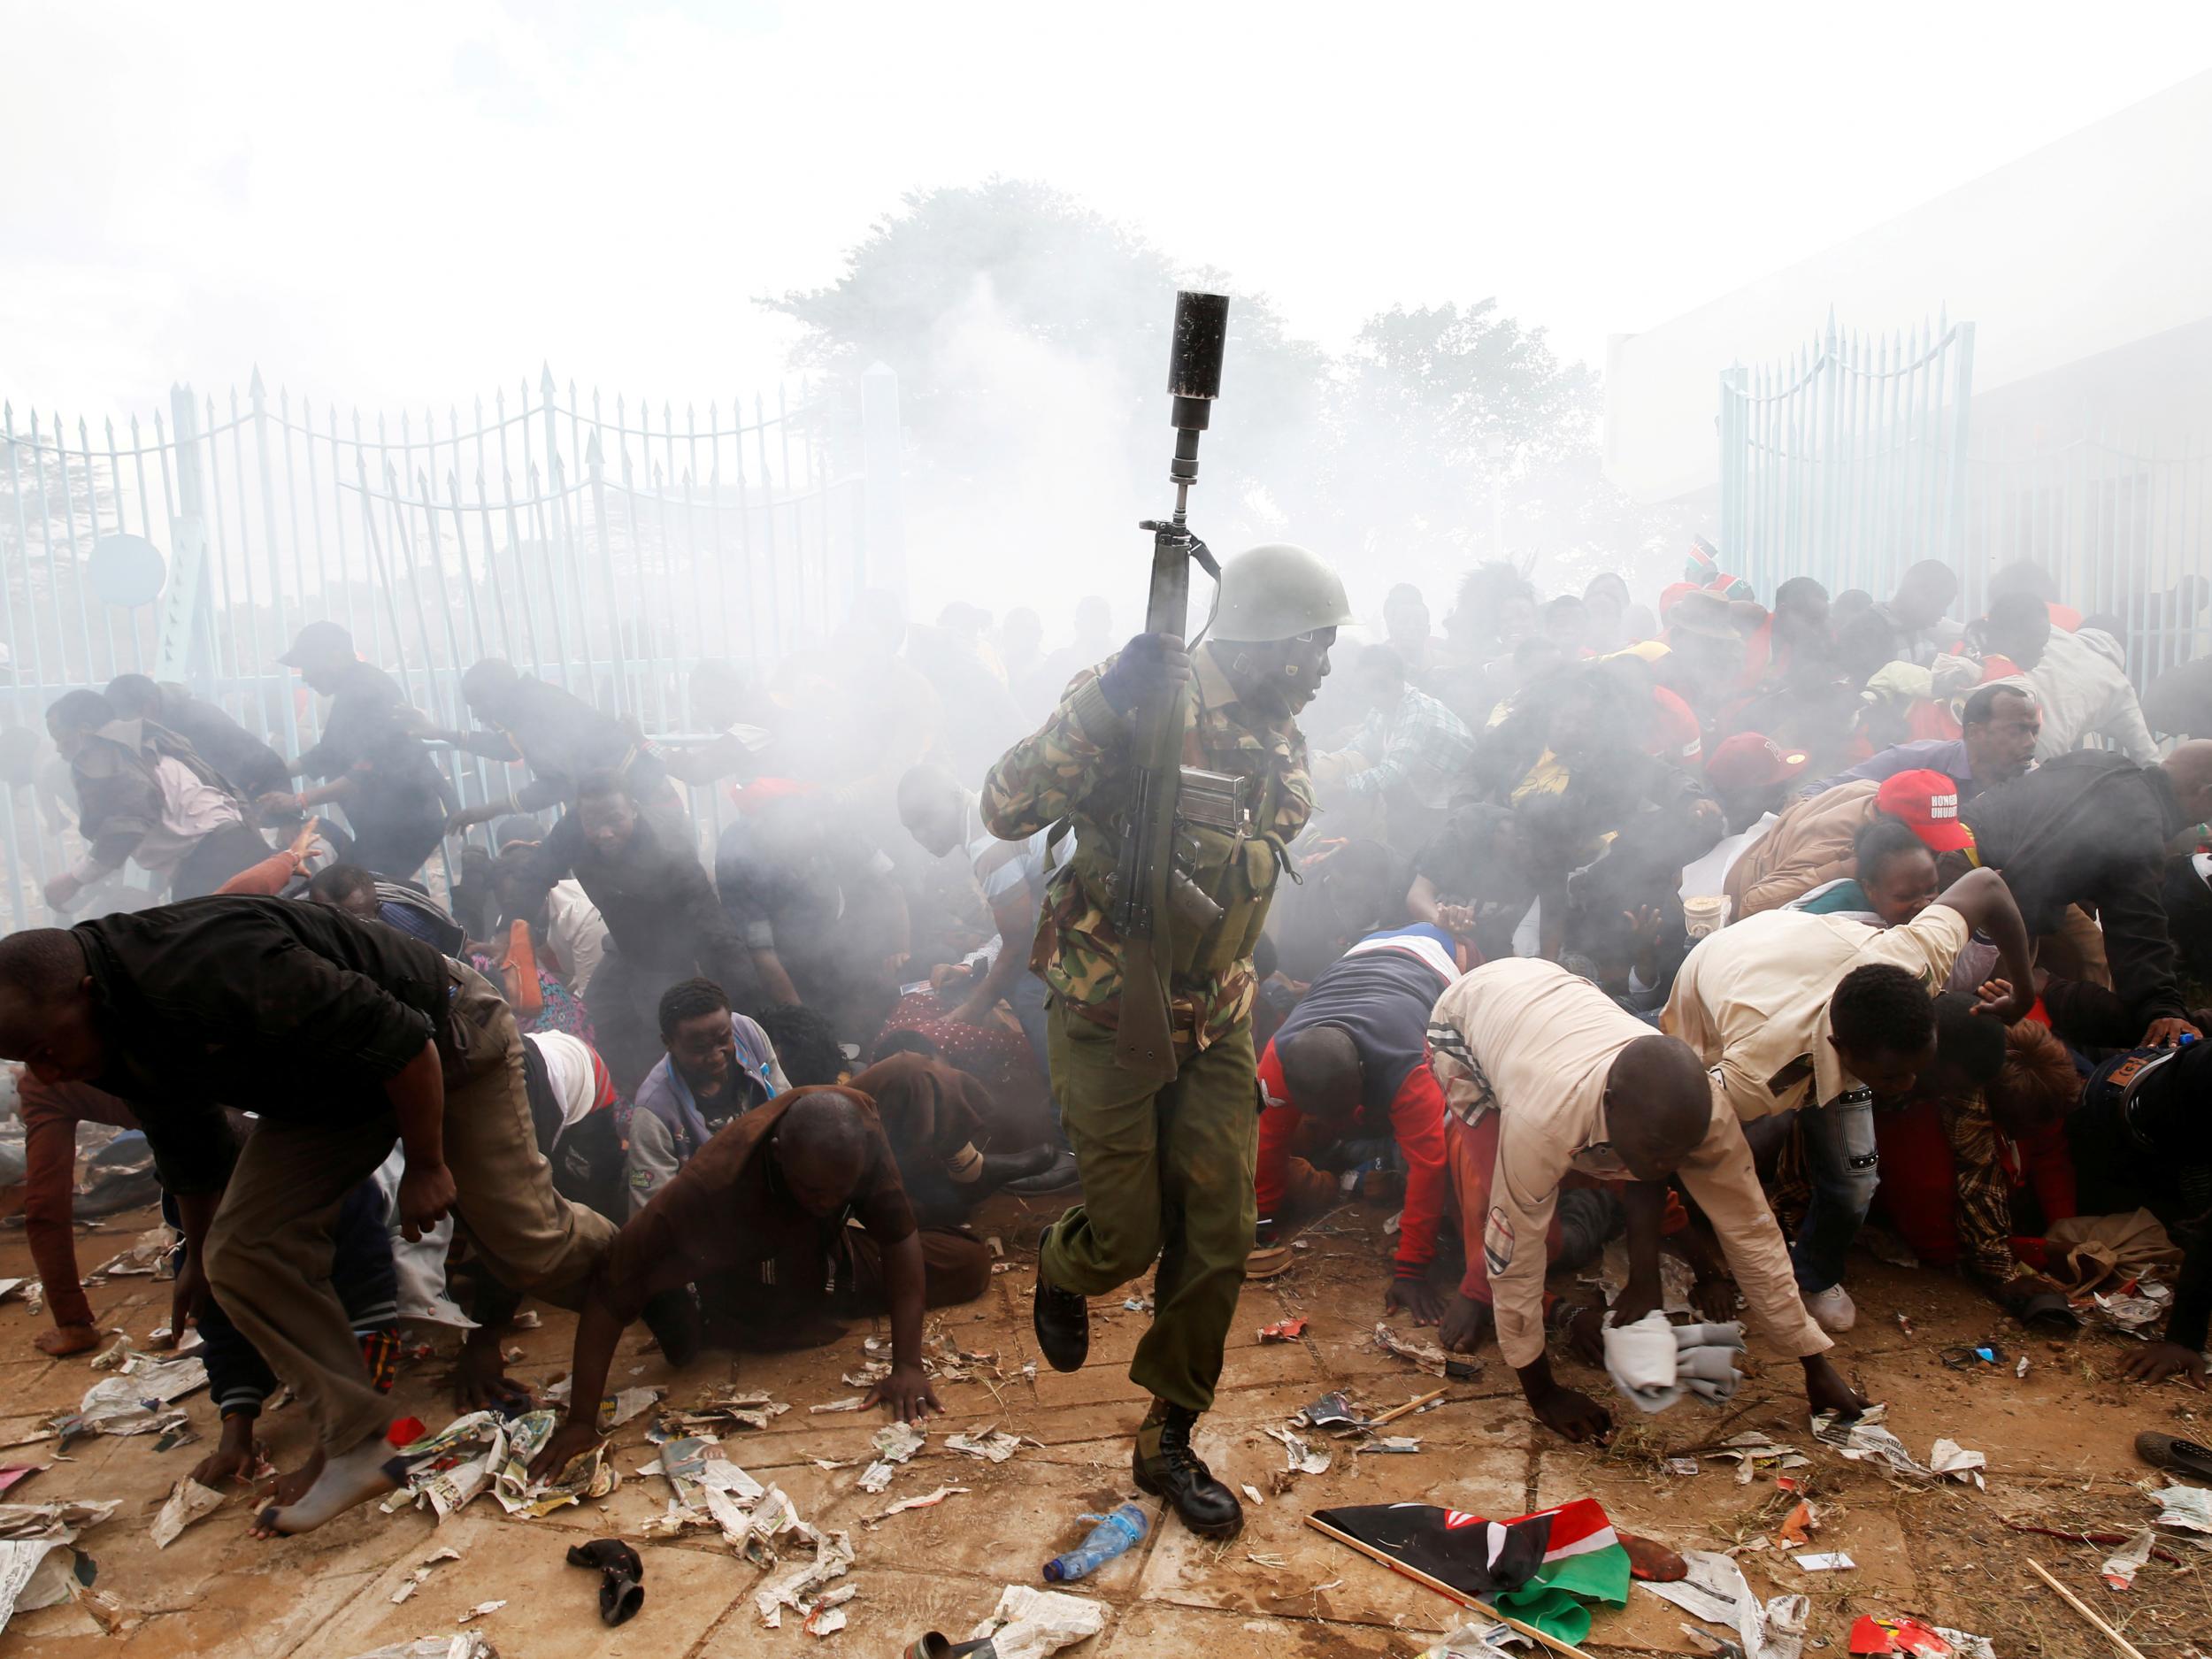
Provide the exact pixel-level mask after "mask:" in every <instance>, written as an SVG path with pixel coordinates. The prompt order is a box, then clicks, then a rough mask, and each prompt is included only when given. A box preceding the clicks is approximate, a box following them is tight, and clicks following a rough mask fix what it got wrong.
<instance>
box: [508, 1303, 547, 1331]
mask: <svg viewBox="0 0 2212 1659" xmlns="http://www.w3.org/2000/svg"><path fill="white" fill-rule="evenodd" d="M508 1323H509V1324H510V1325H513V1326H514V1327H515V1329H516V1330H518V1331H534V1330H536V1329H537V1328H538V1327H539V1326H540V1325H543V1324H544V1323H545V1321H544V1319H543V1318H541V1317H540V1316H539V1314H538V1310H536V1309H535V1308H525V1309H524V1310H522V1311H521V1312H520V1313H518V1314H517V1315H515V1317H513V1318H512V1319H511V1320H509V1321H508Z"/></svg>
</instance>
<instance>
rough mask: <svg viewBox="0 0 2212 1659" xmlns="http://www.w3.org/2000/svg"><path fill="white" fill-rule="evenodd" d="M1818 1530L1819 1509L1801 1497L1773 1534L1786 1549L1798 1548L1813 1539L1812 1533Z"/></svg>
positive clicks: (1776, 1540) (1777, 1541) (1775, 1539)
mask: <svg viewBox="0 0 2212 1659" xmlns="http://www.w3.org/2000/svg"><path fill="white" fill-rule="evenodd" d="M1819 1530H1820V1511H1819V1510H1817V1509H1814V1508H1813V1506H1812V1505H1811V1504H1810V1503H1809V1502H1806V1501H1805V1500H1804V1499H1803V1498H1800V1499H1799V1500H1798V1501H1797V1505H1796V1507H1795V1508H1794V1509H1792V1510H1791V1511H1790V1512H1789V1515H1788V1516H1787V1517H1786V1518H1785V1519H1784V1520H1783V1522H1782V1530H1781V1531H1780V1532H1777V1533H1776V1534H1775V1535H1774V1541H1775V1542H1776V1543H1778V1544H1780V1545H1781V1546H1782V1547H1783V1548H1786V1549H1798V1548H1802V1547H1803V1546H1805V1545H1807V1544H1809V1543H1811V1542H1812V1541H1813V1534H1814V1533H1815V1532H1818V1531H1819Z"/></svg>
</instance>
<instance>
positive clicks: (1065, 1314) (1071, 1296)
mask: <svg viewBox="0 0 2212 1659" xmlns="http://www.w3.org/2000/svg"><path fill="white" fill-rule="evenodd" d="M1051 1236H1052V1229H1051V1228H1049V1227H1047V1228H1046V1229H1045V1230H1044V1231H1043V1232H1042V1233H1039V1234H1038V1235H1037V1290H1036V1294H1035V1296H1034V1298H1033V1301H1032V1302H1031V1303H1030V1324H1031V1325H1033V1326H1035V1327H1036V1332H1037V1351H1038V1352H1039V1353H1041V1354H1042V1355H1043V1356H1045V1362H1046V1363H1048V1364H1049V1365H1050V1366H1051V1367H1052V1369H1053V1370H1055V1371H1081V1370H1082V1369H1083V1362H1084V1361H1085V1360H1086V1359H1087V1358H1089V1357H1090V1352H1091V1304H1090V1302H1088V1300H1087V1299H1086V1298H1084V1297H1082V1296H1079V1295H1078V1294H1076V1293H1075V1292H1074V1291H1071V1290H1063V1289H1061V1288H1060V1286H1057V1285H1056V1284H1054V1283H1053V1282H1052V1281H1051V1280H1050V1279H1047V1278H1046V1277H1045V1256H1044V1249H1045V1240H1047V1239H1048V1238H1050V1237H1051Z"/></svg>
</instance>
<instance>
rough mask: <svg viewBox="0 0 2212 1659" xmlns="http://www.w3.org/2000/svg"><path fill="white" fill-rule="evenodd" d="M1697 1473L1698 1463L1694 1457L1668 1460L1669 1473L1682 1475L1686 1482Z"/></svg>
mask: <svg viewBox="0 0 2212 1659" xmlns="http://www.w3.org/2000/svg"><path fill="white" fill-rule="evenodd" d="M1697 1471H1698V1462H1697V1459H1696V1458H1694V1457H1670V1458H1668V1459H1667V1472H1668V1473H1669V1474H1671V1475H1680V1476H1681V1477H1682V1478H1683V1479H1690V1478H1691V1477H1692V1476H1694V1475H1695V1474H1696V1473H1697Z"/></svg>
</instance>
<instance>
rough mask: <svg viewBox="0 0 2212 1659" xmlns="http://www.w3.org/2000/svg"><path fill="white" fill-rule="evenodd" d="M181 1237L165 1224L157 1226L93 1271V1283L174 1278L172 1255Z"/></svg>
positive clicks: (139, 1236) (149, 1229) (88, 1282)
mask: <svg viewBox="0 0 2212 1659" xmlns="http://www.w3.org/2000/svg"><path fill="white" fill-rule="evenodd" d="M181 1236H182V1235H181V1234H180V1233H178V1232H177V1230H176V1229H175V1228H174V1227H172V1226H170V1225H168V1224H167V1223H166V1222H162V1223H158V1224H157V1225H154V1226H151V1227H149V1228H148V1229H147V1230H146V1231H145V1232H143V1233H140V1234H139V1235H138V1237H137V1239H136V1240H134V1241H133V1243H132V1245H131V1248H129V1249H127V1250H126V1251H124V1252H123V1254H122V1255H120V1256H111V1257H110V1258H109V1259H108V1260H107V1261H104V1262H103V1263H100V1265H99V1266H97V1267H96V1268H94V1269H93V1270H92V1278H91V1279H87V1280H86V1281H85V1282H86V1283H87V1284H90V1283H92V1282H93V1279H122V1278H127V1277H132V1276H137V1277H142V1278H153V1279H174V1278H175V1277H176V1274H175V1273H173V1271H170V1267H169V1253H170V1252H171V1251H172V1250H173V1249H175V1248H177V1241H178V1240H179V1239H180V1237H181Z"/></svg>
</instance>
